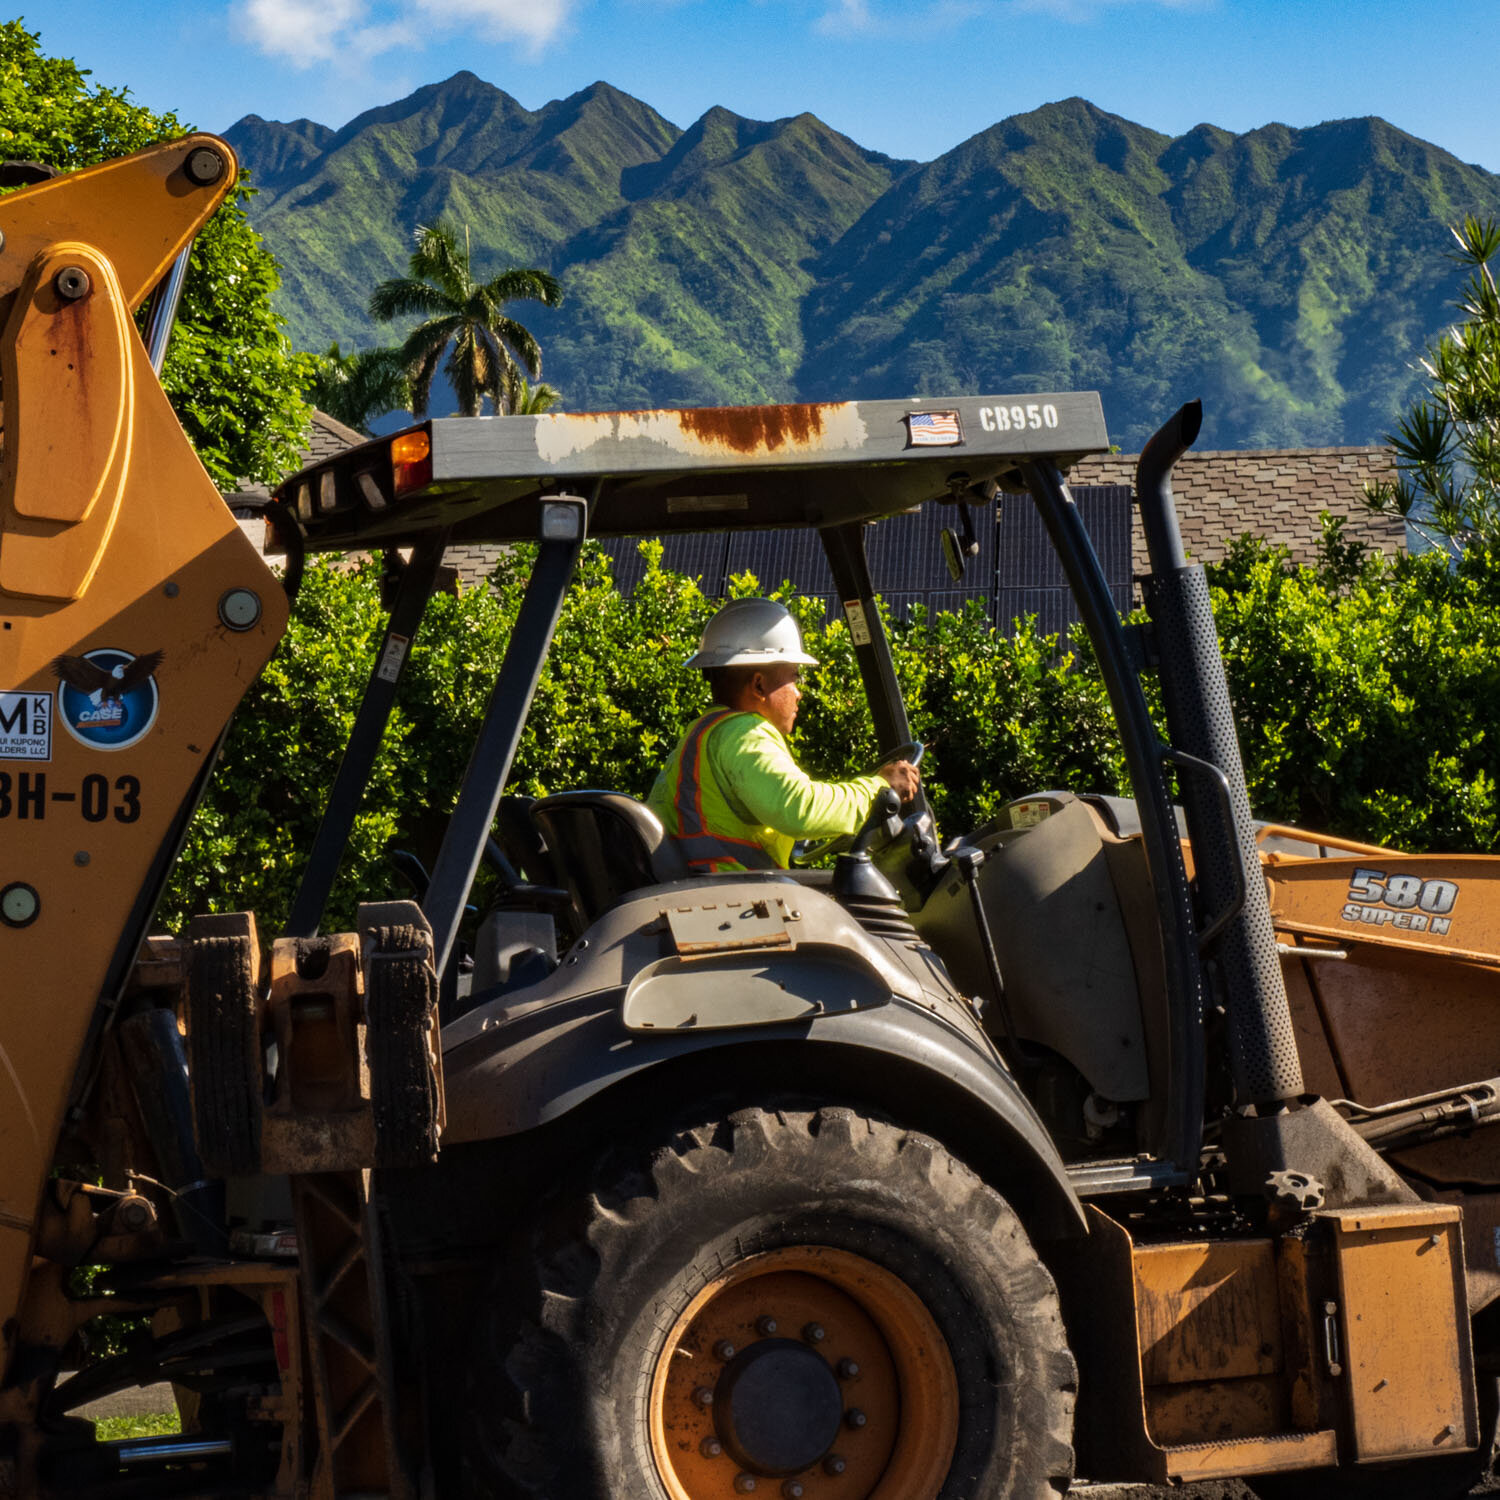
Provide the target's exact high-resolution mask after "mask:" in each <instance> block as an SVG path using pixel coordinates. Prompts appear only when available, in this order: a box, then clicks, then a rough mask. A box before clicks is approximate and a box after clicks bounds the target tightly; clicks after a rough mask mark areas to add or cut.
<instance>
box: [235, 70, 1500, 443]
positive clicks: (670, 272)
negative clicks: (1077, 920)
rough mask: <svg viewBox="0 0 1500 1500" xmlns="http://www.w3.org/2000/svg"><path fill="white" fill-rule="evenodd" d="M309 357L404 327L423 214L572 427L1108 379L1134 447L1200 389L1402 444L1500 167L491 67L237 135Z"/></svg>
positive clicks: (1225, 423) (1324, 438)
mask: <svg viewBox="0 0 1500 1500" xmlns="http://www.w3.org/2000/svg"><path fill="white" fill-rule="evenodd" d="M226 136H227V138H228V139H229V141H230V143H231V145H233V146H234V147H235V149H236V151H237V153H239V154H240V155H241V158H242V160H243V161H244V162H245V163H246V164H247V165H248V166H249V167H250V169H251V173H252V181H253V182H254V183H255V184H256V185H257V186H258V187H260V189H261V191H260V193H259V194H258V195H257V196H256V197H254V198H252V199H251V203H250V213H251V218H252V221H253V222H254V223H255V224H256V227H257V228H258V229H259V230H260V231H261V233H262V234H263V235H264V236H265V237H266V240H267V243H268V244H269V246H270V248H271V249H272V251H273V252H275V253H276V255H277V256H278V258H279V259H280V260H281V262H282V264H283V268H284V278H285V279H284V286H283V294H282V303H281V305H282V308H283V311H284V312H285V314H286V316H287V318H288V322H289V329H290V332H291V334H292V336H293V338H294V340H295V341H296V342H298V343H299V344H300V345H302V346H303V347H310V348H320V347H323V346H324V345H326V343H327V342H329V341H330V340H331V339H334V338H337V339H338V340H339V341H340V343H341V344H342V345H343V346H344V347H345V348H348V347H351V346H357V345H361V344H367V343H370V342H375V341H384V342H390V341H392V339H393V338H394V337H395V336H396V333H397V332H398V330H396V329H387V328H381V327H377V326H376V325H373V324H372V323H371V322H370V321H369V319H368V317H367V316H366V315H365V312H364V307H365V304H366V302H367V300H368V296H369V292H370V290H371V289H372V288H373V286H374V285H375V284H376V282H378V281H379V280H381V279H383V278H384V277H387V276H390V275H393V274H399V273H401V272H402V271H403V270H404V268H405V259H406V255H407V254H408V253H409V246H410V236H411V233H412V231H413V230H414V228H415V226H416V225H417V224H418V223H425V222H429V221H430V219H431V218H434V217H437V216H438V215H443V214H446V215H449V216H451V217H454V218H457V219H459V220H460V221H462V222H465V223H468V224H469V225H470V227H471V232H472V236H473V240H474V243H475V245H476V246H483V247H484V249H483V250H482V251H481V252H479V253H477V254H476V264H477V266H478V268H479V269H480V270H481V271H482V272H488V271H490V270H492V269H498V268H499V267H500V266H502V265H505V264H517V265H520V264H535V265H541V266H544V267H546V268H547V269H549V270H552V271H553V272H554V273H556V274H558V275H559V276H561V278H562V280H563V284H564V289H565V292H566V297H565V301H564V304H563V306H562V307H561V308H559V309H557V310H555V311H548V310H545V309H541V308H539V307H534V306H533V305H530V304H525V303H522V304H519V305H518V306H517V307H516V308H515V309H514V311H515V313H516V315H517V316H519V317H520V318H521V320H522V321H523V322H525V323H526V324H527V326H528V327H530V328H531V329H532V330H533V332H535V333H536V335H537V337H538V338H539V339H540V341H541V343H542V346H543V348H544V350H545V351H546V361H547V363H546V370H545V374H546V378H547V379H549V380H550V381H552V382H553V383H554V384H556V385H558V386H559V387H560V388H561V389H562V390H563V391H564V394H565V396H566V397H567V399H568V404H569V405H570V406H572V407H574V408H601V407H602V408H608V407H629V406H637V405H658V404H661V405H672V404H680V405H693V404H705V403H715V404H717V403H733V402H741V401H767V400H773V401H780V400H790V399H837V398H843V397H850V396H877V395H880V396H905V395H909V394H911V393H912V392H914V391H925V392H929V393H937V394H943V393H950V392H951V393H955V394H956V393H959V392H962V391H973V390H979V389H985V390H995V391H1006V392H1012V391H1013V392H1016V393H1018V394H1020V393H1024V392H1028V391H1035V390H1043V389H1065V388H1070V387H1072V388H1090V389H1099V390H1100V391H1101V392H1102V393H1103V394H1104V397H1105V402H1106V406H1105V411H1106V414H1107V415H1108V416H1109V418H1110V422H1111V431H1112V433H1113V434H1114V435H1115V436H1116V437H1117V439H1118V440H1119V441H1121V442H1123V443H1125V444H1126V445H1127V446H1133V445H1136V444H1138V443H1139V441H1140V440H1141V439H1142V438H1143V437H1144V436H1145V435H1146V434H1148V433H1149V432H1150V431H1151V430H1152V428H1153V427H1154V426H1155V425H1156V422H1157V421H1159V420H1160V417H1161V416H1162V414H1163V413H1164V412H1165V411H1169V410H1171V409H1172V407H1174V406H1175V405H1176V404H1177V403H1178V402H1179V401H1180V400H1181V399H1183V398H1184V397H1185V396H1189V395H1194V394H1202V395H1204V396H1205V398H1206V399H1207V400H1208V403H1209V406H1208V414H1207V420H1206V422H1205V431H1204V436H1203V441H1204V442H1205V444H1207V445H1211V446H1216V447H1244V446H1267V447H1296V446H1305V445H1339V444H1359V443H1365V442H1371V441H1375V440H1377V439H1378V438H1379V437H1380V435H1381V433H1382V432H1383V431H1385V430H1388V428H1389V426H1390V425H1391V423H1392V421H1393V420H1394V417H1395V416H1396V414H1397V413H1398V412H1399V410H1400V409H1401V407H1402V406H1403V405H1404V404H1405V402H1406V401H1407V400H1409V399H1410V396H1411V395H1412V393H1413V392H1414V391H1415V389H1416V388H1417V385H1418V376H1417V374H1416V373H1415V371H1414V370H1413V368H1412V366H1413V364H1414V362H1415V360H1416V358H1417V356H1418V355H1419V354H1420V353H1421V351H1422V348H1423V346H1424V344H1425V343H1426V342H1427V341H1429V340H1430V339H1431V338H1432V337H1433V336H1435V335H1436V334H1437V333H1438V332H1439V331H1440V330H1441V329H1442V328H1443V327H1444V326H1445V325H1446V323H1447V321H1449V318H1450V307H1449V304H1450V303H1451V299H1452V297H1453V296H1454V295H1455V293H1456V290H1457V277H1456V274H1455V272H1454V268H1453V267H1452V265H1451V263H1450V262H1449V261H1448V260H1447V259H1446V257H1445V255H1444V253H1443V252H1444V251H1445V249H1446V244H1447V239H1448V225H1449V224H1451V223H1453V222H1455V221H1456V220H1457V219H1458V218H1459V217H1461V216H1462V214H1464V213H1466V212H1474V213H1478V214H1480V215H1481V216H1500V178H1497V177H1496V176H1494V175H1493V174H1491V173H1488V172H1486V171H1484V169H1482V168H1478V167H1473V166H1468V165H1466V164H1464V163H1462V162H1460V161H1459V160H1458V159H1457V158H1456V157H1454V156H1452V155H1451V154H1450V153H1448V152H1445V151H1443V150H1442V149H1441V148H1440V147H1437V146H1434V145H1432V144H1431V143H1429V142H1425V141H1421V140H1419V139H1418V138H1416V137H1414V136H1411V135H1409V134H1407V133H1406V132H1403V131H1401V130H1399V129H1397V128H1396V127H1395V126H1392V125H1390V124H1389V123H1388V122H1386V121H1384V120H1382V119H1380V118H1379V117H1376V116H1367V117H1362V118H1356V119H1352V120H1343V121H1327V122H1324V123H1322V124H1319V125H1314V126H1307V127H1292V126H1287V125H1282V124H1275V123H1273V124H1269V125H1265V126H1261V127H1258V128H1257V129H1255V130H1252V131H1247V132H1244V133H1243V134H1238V135H1237V134H1235V133H1233V132H1231V131H1227V130H1224V129H1223V128H1222V127H1219V126H1215V125H1213V124H1210V123H1208V122H1204V123H1201V124H1199V125H1197V126H1194V127H1193V128H1192V129H1191V130H1189V131H1187V132H1185V133H1184V134H1182V135H1179V136H1175V137H1174V136H1170V135H1167V134H1164V133H1162V132H1159V131H1155V130H1152V129H1150V128H1149V127H1147V126H1143V125H1139V124H1136V123H1134V122H1132V121H1129V120H1126V119H1123V118H1122V117H1120V116H1117V115H1113V114H1110V113H1109V112H1108V111H1105V110H1102V109H1100V108H1099V107H1098V106H1096V105H1094V104H1092V103H1090V102H1089V101H1088V100H1085V99H1081V98H1072V99H1066V100H1060V101H1058V102H1056V103H1053V104H1047V105H1043V106H1041V107H1040V108H1039V109H1035V110H1031V111H1027V112H1025V113H1023V114H1018V115H1013V116H1009V117H1007V118H1005V119H1002V120H999V121H997V122H996V123H995V124H994V125H992V126H990V127H988V128H987V129H986V130H984V131H980V132H978V133H977V134H976V135H974V136H972V137H970V138H969V139H968V140H966V141H963V142H960V143H959V144H958V145H957V146H955V147H954V148H953V149H952V150H951V151H948V152H945V153H944V154H943V155H942V156H940V157H938V158H936V159H935V160H934V161H931V162H926V163H923V162H911V161H904V160H899V159H894V158H891V157H888V156H884V155H882V154H881V153H878V152H873V151H869V150H867V149H866V148H864V147H863V146H861V145H859V143H858V142H856V141H854V140H852V139H851V138H849V137H847V136H844V135H842V134H841V133H839V132H838V131H836V130H834V129H832V127H830V126H828V125H826V124H825V123H824V122H823V121H821V120H819V119H818V118H817V117H816V116H815V115H812V114H810V113H806V112H804V113H803V114H799V115H795V116H789V117H786V118H783V119H780V120H774V121H758V120H750V119H747V118H746V117H743V116H740V115H737V114H735V113H734V112H732V111H730V110H728V109H725V108H723V107H722V106H715V107H713V108H711V109H709V110H707V111H705V112H704V114H703V115H702V116H700V117H699V119H698V120H696V121H694V122H692V123H691V124H690V125H689V126H688V127H687V128H686V129H681V128H679V127H678V126H676V125H675V124H673V123H672V122H670V121H668V120H666V119H665V118H664V117H663V116H661V115H660V114H658V113H657V112H656V111H655V110H654V109H652V108H651V106H650V105H648V104H645V103H643V102H642V101H640V100H637V99H634V98H633V97H632V96H630V95H629V94H626V93H624V92H623V91H621V90H619V89H617V88H614V87H613V86H612V85H610V84H608V83H606V82H604V81H602V80H601V81H599V82H597V83H595V84H592V85H590V86H589V87H588V88H587V89H582V90H579V91H577V92H576V93H574V94H572V95H569V96H568V97H567V98H566V99H560V100H551V101H549V102H548V103H546V104H544V105H542V106H541V107H540V108H539V109H537V110H528V109H526V108H525V107H524V106H522V105H520V104H519V103H518V102H517V101H516V100H514V99H513V98H511V96H510V95H508V94H506V93H504V91H503V90H501V89H499V88H496V87H495V86H494V85H492V84H489V83H486V82H485V81H484V80H482V79H480V78H478V77H477V76H476V75H474V74H473V73H469V72H463V73H459V74H456V75H454V77H453V78H451V79H447V80H444V81H442V82H441V83H437V84H429V85H426V86H424V87H423V88H421V89H418V90H416V91H415V92H414V93H412V94H411V95H409V96H407V98H405V99H403V100H397V101H393V103H391V104H389V105H384V106H380V107H378V108H376V109H374V110H369V111H366V112H365V114H363V115H361V116H359V117H357V118H356V119H355V120H352V121H350V122H349V123H348V124H347V125H346V126H344V127H343V128H342V129H340V130H338V131H331V130H330V129H329V128H328V127H326V126H320V125H317V124H315V122H312V121H307V120H299V121H293V122H287V123H285V124H282V123H279V122H275V121H266V120H262V119H260V118H259V117H258V116H247V117H246V118H245V119H244V120H241V121H239V122H237V123H236V124H235V125H234V126H232V127H231V128H230V130H229V131H227V132H226Z"/></svg>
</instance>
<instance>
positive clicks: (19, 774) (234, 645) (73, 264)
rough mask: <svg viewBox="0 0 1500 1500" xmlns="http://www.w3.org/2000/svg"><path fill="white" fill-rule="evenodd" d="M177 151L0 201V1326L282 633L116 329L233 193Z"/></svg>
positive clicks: (195, 145)
mask: <svg viewBox="0 0 1500 1500" xmlns="http://www.w3.org/2000/svg"><path fill="white" fill-rule="evenodd" d="M236 170H237V169H236V164H235V159H234V155H233V153H232V152H231V151H230V149H229V148H228V147H227V146H226V145H225V144H224V143H223V142H222V141H220V140H217V139H216V138H214V137H213V136H207V135H195V136H189V137H186V138H184V139H182V140H177V141H172V142H168V143H166V144H163V145H159V146H153V147H151V148H150V149H148V150H146V151H142V152H138V153H137V154H136V155H134V156H130V157H125V158H123V159H121V160H118V161H112V162H108V163H106V164H104V165H102V166H98V167H92V168H89V169H87V170H85V171H81V172H76V173H72V174H69V175H67V176H62V177H57V178H54V179H52V180H50V181H48V182H45V183H42V184H40V185H38V186H35V187H31V188H26V189H23V190H21V191H19V192H16V193H14V194H11V195H10V196H8V197H5V198H3V199H0V234H3V237H4V238H3V244H0V327H3V335H0V401H3V424H4V431H3V451H0V1324H3V1325H4V1330H5V1331H4V1338H5V1348H4V1357H5V1360H6V1362H7V1364H8V1362H9V1360H10V1358H11V1356H12V1355H13V1353H14V1348H13V1339H14V1335H13V1333H12V1330H13V1329H14V1328H15V1326H16V1321H17V1313H18V1309H19V1307H20V1304H21V1299H22V1297H23V1294H24V1290H25V1282H26V1274H27V1266H28V1264H29V1260H30V1255H31V1251H32V1244H33V1238H34V1229H35V1220H36V1214H37V1206H38V1200H39V1195H40V1193H41V1191H42V1188H43V1185H44V1183H45V1181H46V1178H47V1175H48V1171H49V1169H50V1167H51V1165H52V1161H53V1156H54V1152H55V1149H56V1143H57V1140H58V1137H59V1134H60V1132H61V1131H62V1129H63V1125H64V1117H65V1114H66V1112H67V1109H68V1106H69V1103H70V1092H71V1090H72V1089H73V1086H74V1080H75V1076H76V1075H77V1074H78V1073H79V1070H80V1067H81V1066H82V1065H84V1064H86V1062H87V1058H86V1053H87V1051H88V1048H89V1043H90V1039H91V1038H92V1037H93V1036H94V1035H95V1034H96V1029H97V1022H98V1021H99V1020H101V1019H102V1020H105V1021H107V1019H108V1017H109V1015H110V1014H111V1012H112V1010H113V1007H114V1004H115V1003H116V999H117V996H118V994H119V992H120V990H121V988H122V986H123V983H124V980H125V977H126V975H127V974H128V971H129V968H130V966H131V964H132V962H133V960H134V957H135V954H136V951H137V949H138V948H139V946H140V944H141V941H142V940H143V938H144V936H145V933H146V928H147V923H148V922H149V920H150V917H151V913H152V911H153V909H154V907H155V904H156V901H157V899H158V897H159V895H160V892H161V888H162V886H163V884H164V883H165V881H166V878H167V875H168V874H169V872H170V869H171V863H172V858H173V856H174V854H175V851H176V848H177V847H178V842H179V840H180V837H181V832H182V829H183V827H184V825H185V822H186V819H187V817H188V816H189V814H190V813H191V810H192V806H193V804H194V802H195V800H196V796H197V794H198V792H199V790H200V789H201V787H202V784H203V781H204V779H205V776H206V774H207V771H208V769H209V767H210V765H211V762H212V758H213V755H214V753H215V750H216V747H217V746H218V744H219V742H220V740H221V738H222V736H223V733H224V730H225V728H226V726H227V725H228V723H229V720H230V717H231V716H232V714H233V713H234V710H235V707H236V706H237V704H238V703H239V701H240V699H241V697H242V696H243V695H244V693H245V691H246V689H247V688H248V687H249V686H250V684H251V683H252V682H253V681H254V680H255V678H256V676H257V675H258V674H259V672H260V670H261V668H262V667H263V666H264V665H265V663H266V661H267V659H268V658H269V657H270V655H271V652H272V651H273V650H274V649H275V646H276V643H277V642H278V640H279V639H280V638H281V635H282V633H283V631H284V630H285V628H286V619H287V603H286V599H285V597H284V595H283V593H282V590H281V588H280V587H279V585H278V583H277V580H276V579H275V577H274V575H272V574H271V572H270V571H269V569H268V568H267V567H266V565H265V563H264V562H263V561H262V560H261V558H260V557H259V555H258V554H257V552H256V549H255V548H254V547H253V546H252V545H251V543H250V542H249V541H248V540H247V538H246V537H245V536H244V535H243V534H242V532H241V531H240V528H239V526H238V525H237V524H236V522H235V520H234V518H233V516H231V515H230V513H229V510H228V509H227V507H226V506H225V504H224V502H223V500H222V499H221V498H220V496H219V494H218V492H217V490H216V488H215V486H214V484H213V482H212V480H211V479H210V478H209V476H208V474H207V473H206V472H205V470H204V468H203V466H202V465H201V464H200V463H199V461H198V459H197V457H196V455H195V454H194V452H193V450H192V448H191V446H190V445H189V443H188V441H187V438H186V437H185V435H184V434H183V431H182V428H181V427H180V426H179V424H178V422H177V418H176V416H175V415H174V414H173V412H172V409H171V407H170V406H169V405H168V403H167V398H166V396H165V394H164V393H163V391H162V388H161V386H160V384H159V383H158V381H157V378H156V375H155V372H154V371H153V369H152V366H151V362H150V359H149V358H148V355H147V352H146V349H145V347H144V346H143V344H142V343H141V340H140V338H139V336H138V335H137V333H136V330H135V327H134V323H133V314H134V313H135V311H136V310H137V309H138V308H139V307H140V305H141V304H142V302H143V301H144V300H145V298H146V297H147V295H148V294H149V293H150V292H151V290H152V288H153V287H155V286H156V285H157V284H158V283H159V282H160V281H161V279H162V277H163V275H164V274H165V273H166V271H167V269H168V267H169V266H170V265H171V264H172V262H173V261H174V259H175V258H176V257H177V256H178V255H179V253H180V252H181V251H182V250H183V249H184V247H186V246H187V245H189V244H190V243H191V241H192V239H193V237H194V236H195V235H196V234H197V233H198V231H199V230H200V229H201V228H202V227H203V225H204V224H205V223H206V222H207V221H208V219H209V218H210V217H211V216H212V214H213V213H214V211H215V210H216V209H217V208H218V207H219V205H220V204H221V203H222V202H223V201H224V199H225V197H226V196H227V194H228V192H229V190H230V188H231V187H232V186H233V183H234V179H235V174H236Z"/></svg>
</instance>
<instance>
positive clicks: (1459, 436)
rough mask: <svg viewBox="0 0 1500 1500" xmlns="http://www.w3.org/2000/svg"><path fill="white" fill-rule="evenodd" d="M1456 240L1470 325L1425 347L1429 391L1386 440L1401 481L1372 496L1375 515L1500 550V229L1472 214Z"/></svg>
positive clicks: (1375, 488) (1461, 303)
mask: <svg viewBox="0 0 1500 1500" xmlns="http://www.w3.org/2000/svg"><path fill="white" fill-rule="evenodd" d="M1453 238H1454V239H1455V240H1456V241H1457V243H1458V249H1457V250H1456V251H1454V252H1453V258H1454V260H1456V261H1457V262H1458V263H1459V264H1460V265H1463V266H1467V267H1468V271H1469V274H1468V278H1467V280H1466V281H1465V282H1464V286H1463V291H1462V293H1461V294H1460V296H1459V300H1458V310H1459V312H1461V313H1462V314H1463V320H1462V321H1461V322H1459V323H1455V324H1454V325H1453V326H1452V327H1451V328H1450V329H1449V330H1448V331H1447V333H1445V334H1444V335H1443V336H1442V337H1441V338H1440V339H1439V340H1438V341H1437V342H1436V343H1435V344H1433V345H1432V347H1431V348H1430V349H1429V350H1428V351H1427V355H1426V357H1425V358H1424V359H1423V360H1422V362H1421V366H1422V370H1423V372H1424V373H1425V375H1426V376H1427V381H1428V388H1427V391H1426V392H1425V394H1423V395H1422V396H1420V397H1419V398H1418V399H1417V400H1416V401H1415V402H1414V403H1413V404H1412V406H1411V409H1410V410H1409V411H1408V412H1407V413H1406V415H1405V416H1404V417H1402V418H1401V420H1400V422H1399V423H1398V424H1397V428H1396V431H1395V432H1393V433H1390V434H1388V435H1387V437H1386V441H1387V442H1388V443H1389V444H1390V445H1391V448H1392V449H1393V450H1394V452H1395V455H1396V478H1395V479H1394V480H1389V481H1386V482H1384V483H1380V484H1372V485H1370V486H1368V487H1367V491H1366V495H1367V498H1368V500H1369V501H1370V504H1371V505H1372V506H1373V507H1374V508H1375V509H1376V510H1380V511H1383V512H1384V513H1386V514H1388V515H1396V516H1400V517H1401V518H1402V519H1403V520H1410V521H1411V522H1412V523H1413V524H1414V525H1415V526H1416V527H1417V528H1418V529H1419V530H1422V531H1425V532H1427V533H1429V534H1430V535H1433V536H1435V537H1437V538H1441V539H1445V540H1447V541H1448V542H1451V543H1453V544H1454V545H1455V546H1456V547H1458V548H1460V549H1467V548H1479V549H1483V550H1485V551H1488V552H1491V553H1495V554H1500V291H1497V289H1496V286H1495V276H1494V273H1493V272H1492V271H1491V270H1490V267H1489V262H1490V261H1492V260H1493V259H1494V258H1495V256H1496V255H1497V254H1500V224H1496V223H1495V221H1494V220H1493V219H1490V220H1483V221H1481V220H1479V219H1477V218H1474V217H1472V216H1470V217H1468V218H1466V219H1465V220H1464V221H1463V223H1462V224H1461V225H1460V226H1459V227H1458V228H1457V229H1455V230H1454V231H1453Z"/></svg>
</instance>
